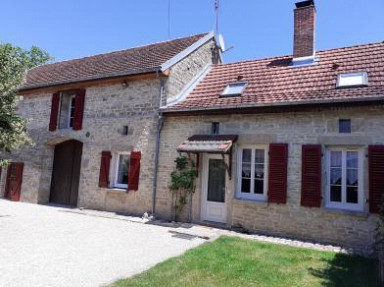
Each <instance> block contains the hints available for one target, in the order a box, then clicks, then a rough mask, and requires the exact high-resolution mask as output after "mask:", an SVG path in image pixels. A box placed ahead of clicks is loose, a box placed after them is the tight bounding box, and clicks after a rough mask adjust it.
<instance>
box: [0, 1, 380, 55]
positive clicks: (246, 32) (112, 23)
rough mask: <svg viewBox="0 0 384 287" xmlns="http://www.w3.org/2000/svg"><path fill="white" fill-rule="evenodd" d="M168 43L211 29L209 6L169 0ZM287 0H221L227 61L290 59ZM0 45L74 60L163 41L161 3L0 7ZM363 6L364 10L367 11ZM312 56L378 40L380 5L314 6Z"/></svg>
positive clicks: (52, 3) (340, 3)
mask: <svg viewBox="0 0 384 287" xmlns="http://www.w3.org/2000/svg"><path fill="white" fill-rule="evenodd" d="M170 1H171V38H176V37H182V36H188V35H192V34H197V33H201V32H205V31H210V30H213V28H214V23H215V21H214V19H215V15H214V11H213V6H214V0H170ZM295 2H296V1H291V0H267V1H260V0H221V1H220V5H221V13H220V32H221V33H222V34H223V35H224V38H225V42H226V45H227V46H228V47H229V46H234V49H231V50H230V51H228V52H227V53H226V54H225V56H224V59H225V61H226V62H233V61H239V60H245V59H252V58H264V57H270V56H279V55H285V54H291V53H292V42H293V35H292V33H293V12H292V10H293V8H294V3H295ZM1 3H2V5H1V11H2V13H1V14H2V15H1V17H0V41H1V42H10V43H12V44H14V45H18V46H21V47H24V48H29V47H30V46H32V45H36V46H39V47H41V48H43V49H45V50H46V51H48V52H49V53H50V54H51V55H52V56H54V58H55V59H56V60H65V59H71V58H79V57H82V56H87V55H92V54H98V53H103V52H108V51H113V50H121V49H126V48H129V47H133V46H138V45H142V44H148V43H152V42H157V41H163V40H167V39H168V28H167V27H168V17H167V15H168V13H167V11H168V0H109V1H105V0H65V1H64V0H63V1H58V0H33V1H30V0H1ZM368 4H369V5H368ZM316 6H317V35H316V42H317V43H316V46H317V49H318V50H323V49H330V48H336V47H342V46H351V45H356V44H362V43H370V42H379V41H384V0H317V1H316Z"/></svg>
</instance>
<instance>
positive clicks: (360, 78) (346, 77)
mask: <svg viewBox="0 0 384 287" xmlns="http://www.w3.org/2000/svg"><path fill="white" fill-rule="evenodd" d="M367 85H368V75H367V73H366V72H359V73H348V74H340V75H338V77H337V84H336V87H338V88H344V87H359V86H367Z"/></svg>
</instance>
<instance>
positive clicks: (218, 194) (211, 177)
mask: <svg viewBox="0 0 384 287" xmlns="http://www.w3.org/2000/svg"><path fill="white" fill-rule="evenodd" d="M208 201H215V202H225V165H224V162H223V160H221V159H210V160H209V171H208Z"/></svg>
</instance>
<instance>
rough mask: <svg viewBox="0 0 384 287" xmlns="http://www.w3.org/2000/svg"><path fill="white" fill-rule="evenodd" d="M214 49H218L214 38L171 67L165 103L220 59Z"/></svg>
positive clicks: (166, 85)
mask: <svg viewBox="0 0 384 287" xmlns="http://www.w3.org/2000/svg"><path fill="white" fill-rule="evenodd" d="M214 49H216V44H215V42H214V40H213V39H212V40H210V41H208V42H207V43H206V44H204V45H203V46H201V47H200V48H199V49H198V50H196V51H194V52H193V53H191V54H190V55H189V56H188V57H186V58H184V59H183V60H182V61H180V62H179V63H177V64H176V65H174V66H173V67H171V68H170V75H169V77H168V79H167V82H166V83H165V94H166V98H164V99H163V100H164V102H163V104H165V100H171V99H174V98H175V97H177V96H178V94H179V93H180V92H181V91H182V90H183V88H185V86H186V85H187V84H188V83H189V82H190V81H191V80H192V79H193V78H194V77H195V76H197V75H198V74H199V73H200V72H201V71H202V70H203V68H204V67H206V66H207V65H209V64H212V63H214V64H216V63H218V61H220V59H216V58H215V56H214V55H215V53H214Z"/></svg>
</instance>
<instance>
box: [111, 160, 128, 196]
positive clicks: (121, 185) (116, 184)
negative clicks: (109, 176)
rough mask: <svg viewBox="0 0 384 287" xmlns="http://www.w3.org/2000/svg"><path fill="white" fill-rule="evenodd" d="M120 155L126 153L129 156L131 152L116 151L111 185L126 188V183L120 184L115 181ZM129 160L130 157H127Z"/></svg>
mask: <svg viewBox="0 0 384 287" xmlns="http://www.w3.org/2000/svg"><path fill="white" fill-rule="evenodd" d="M121 155H128V156H129V157H130V156H131V153H130V152H117V153H116V161H115V172H114V177H113V187H117V188H123V189H127V188H128V184H121V183H118V182H117V178H118V174H119V163H120V156H121ZM129 161H131V159H129ZM128 177H129V170H128Z"/></svg>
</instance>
